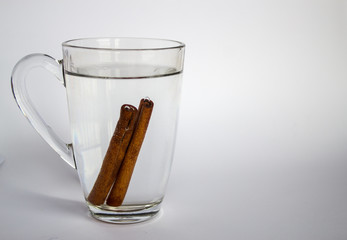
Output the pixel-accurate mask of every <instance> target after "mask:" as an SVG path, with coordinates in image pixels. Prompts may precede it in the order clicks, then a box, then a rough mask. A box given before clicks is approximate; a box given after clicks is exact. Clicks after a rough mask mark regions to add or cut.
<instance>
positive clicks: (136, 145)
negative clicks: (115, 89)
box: [106, 99, 154, 207]
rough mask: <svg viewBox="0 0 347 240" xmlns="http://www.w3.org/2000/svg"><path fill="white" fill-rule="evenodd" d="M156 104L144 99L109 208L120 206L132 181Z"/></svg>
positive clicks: (112, 192)
mask: <svg viewBox="0 0 347 240" xmlns="http://www.w3.org/2000/svg"><path fill="white" fill-rule="evenodd" d="M153 106H154V103H153V102H152V101H151V100H149V99H142V100H141V102H140V106H139V108H138V116H137V120H136V126H135V129H134V132H133V136H132V138H131V141H130V143H129V146H128V149H127V151H126V154H125V157H124V160H123V162H122V165H121V167H120V169H119V172H118V174H117V178H116V181H115V183H114V185H113V187H112V189H111V191H110V193H109V195H108V198H107V200H106V203H107V205H109V206H115V207H117V206H120V205H122V203H123V200H124V197H125V194H126V192H127V190H128V186H129V183H130V180H131V176H132V173H133V170H134V167H135V164H136V160H137V157H138V155H139V153H140V149H141V146H142V143H143V140H144V138H145V135H146V131H147V127H148V124H149V120H150V118H151V115H152V110H153Z"/></svg>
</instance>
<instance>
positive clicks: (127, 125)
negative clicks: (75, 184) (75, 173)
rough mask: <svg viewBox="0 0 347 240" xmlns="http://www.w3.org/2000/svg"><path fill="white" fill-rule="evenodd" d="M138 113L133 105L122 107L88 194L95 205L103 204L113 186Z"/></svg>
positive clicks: (89, 199)
mask: <svg viewBox="0 0 347 240" xmlns="http://www.w3.org/2000/svg"><path fill="white" fill-rule="evenodd" d="M136 113H137V109H136V108H135V107H134V106H132V105H127V104H125V105H123V106H122V107H121V110H120V117H119V120H118V123H117V126H116V129H115V131H114V134H113V136H112V138H111V141H110V144H109V147H108V149H107V152H106V155H105V157H104V161H103V163H102V166H101V169H100V172H99V175H98V177H97V179H96V181H95V183H94V186H93V188H92V190H91V192H90V194H89V196H88V201H89V202H90V203H92V204H94V205H101V204H103V203H104V202H105V199H106V197H107V194H108V193H109V191H110V189H111V187H112V184H113V182H114V179H115V178H116V176H117V173H118V170H119V168H120V166H121V163H122V161H123V158H124V155H125V151H126V149H127V147H128V145H129V142H130V139H131V136H132V134H133V130H134V125H135V121H136V115H137V114H136Z"/></svg>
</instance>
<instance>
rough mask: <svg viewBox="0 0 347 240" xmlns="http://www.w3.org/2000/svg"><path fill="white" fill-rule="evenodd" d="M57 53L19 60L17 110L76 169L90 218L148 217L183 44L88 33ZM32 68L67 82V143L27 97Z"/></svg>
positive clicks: (160, 180) (165, 166)
mask: <svg viewBox="0 0 347 240" xmlns="http://www.w3.org/2000/svg"><path fill="white" fill-rule="evenodd" d="M62 47H63V60H56V59H54V58H52V57H50V56H47V55H44V54H32V55H28V56H26V57H24V58H23V59H21V60H20V61H19V62H18V63H17V64H16V66H15V67H14V69H13V73H12V78H11V81H12V91H13V94H14V97H15V99H16V101H17V104H18V106H19V108H20V110H21V111H22V112H23V114H24V116H25V117H27V118H28V120H29V122H30V123H31V124H32V125H33V127H34V128H35V129H36V130H37V132H38V133H39V134H40V135H41V136H42V137H43V138H44V139H45V140H46V141H47V143H48V144H49V145H50V146H51V147H52V148H53V149H54V150H55V151H56V152H57V153H58V154H59V155H60V156H61V157H62V158H63V159H64V160H65V161H66V162H67V163H68V164H69V165H70V166H71V167H73V168H75V169H76V170H77V172H78V175H79V179H80V183H81V186H82V189H83V193H84V197H85V199H86V203H87V206H88V208H89V210H90V212H91V214H92V216H93V217H95V218H96V219H99V220H102V221H105V222H111V223H134V222H141V221H145V220H147V219H150V218H151V217H153V216H154V215H156V214H157V213H158V212H159V210H160V205H161V203H162V200H163V198H164V195H165V188H166V185H167V182H168V178H169V174H170V168H171V163H172V159H173V153H174V145H175V136H176V126H177V116H178V110H179V102H180V92H181V83H182V71H183V61H184V50H185V45H184V44H183V43H181V42H177V41H171V40H162V39H140V38H90V39H76V40H70V41H66V42H64V43H63V44H62ZM34 67H43V68H45V69H46V70H48V71H50V72H51V73H53V74H54V75H55V76H56V77H57V78H58V80H59V81H60V82H61V83H62V84H64V86H65V87H66V93H67V101H68V109H69V118H70V132H71V139H72V143H69V144H68V143H65V142H63V141H62V140H61V139H60V138H59V137H58V136H57V135H56V134H55V132H54V131H53V130H52V129H51V128H50V127H49V126H48V125H47V124H46V123H45V121H44V120H43V119H42V117H41V116H40V115H39V114H38V112H37V111H36V109H35V107H34V106H33V104H32V103H31V100H30V97H29V95H28V92H27V89H26V75H27V74H28V72H29V71H30V70H31V69H32V68H34Z"/></svg>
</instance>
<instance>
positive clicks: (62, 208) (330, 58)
mask: <svg viewBox="0 0 347 240" xmlns="http://www.w3.org/2000/svg"><path fill="white" fill-rule="evenodd" d="M0 29H1V32H2V35H1V38H0V53H1V55H0V112H1V118H0V155H2V157H4V158H5V162H4V163H3V164H1V165H0V213H1V214H0V239H4V240H5V239H6V240H7V239H38V240H41V239H42V240H43V239H51V240H52V239H55V240H57V239H62V240H63V239H64V240H65V239H238V240H244V239H245V240H254V239H257V240H260V239H264V240H270V239H276V240H279V239H280V240H282V239H283V240H284V239H295V240H320V239H327V240H337V239H341V240H345V239H347V227H346V226H347V147H346V146H347V67H346V66H347V35H346V30H347V2H346V1H338V0H290V1H289V0H288V1H275V0H273V1H270V0H245V1H244V0H228V1H227V0H224V1H222V0H215V1H201V0H175V1H165V0H148V1H139V0H137V1H135V0H118V1H117V0H112V1H111V0H110V1H107V0H99V1H81V0H76V1H72V0H69V1H67V0H60V1H53V0H48V1H47V0H46V1H45V0H33V1H24V0H22V1H18V0H11V1H10V0H2V1H1V2H0ZM97 36H130V37H157V38H169V39H175V40H180V41H183V42H185V43H186V45H187V50H186V62H185V71H184V85H183V95H182V105H181V106H182V107H181V114H180V123H179V129H178V137H177V145H176V154H175V159H174V164H173V168H172V174H171V177H170V183H169V186H168V189H167V196H166V198H165V200H164V203H163V211H162V212H161V214H160V216H159V217H157V218H156V219H154V220H153V221H150V222H147V223H143V224H138V225H131V226H117V225H111V224H105V223H101V222H98V221H96V220H94V219H92V218H91V217H89V216H88V213H87V209H86V207H85V206H84V204H83V198H82V192H81V190H80V187H79V182H78V179H77V174H76V173H75V172H74V170H73V169H71V168H70V167H69V166H68V165H67V164H65V163H64V162H63V161H62V160H60V159H59V156H58V155H57V154H56V153H55V152H54V151H53V150H52V149H51V148H50V147H49V146H48V145H47V144H46V143H45V142H44V141H43V140H42V139H41V137H40V136H39V135H38V134H37V133H36V132H35V130H34V129H33V128H32V127H31V126H30V124H29V123H28V122H27V120H26V119H25V118H24V117H23V116H22V114H21V112H20V111H19V109H18V107H17V106H16V103H15V101H14V99H13V97H12V93H11V88H10V75H11V71H12V68H13V66H14V65H15V63H16V62H17V61H18V60H19V59H20V58H21V57H23V56H25V55H27V54H30V53H35V52H41V53H47V54H49V55H52V56H53V57H56V58H58V59H60V58H61V57H62V54H61V45H60V44H61V42H63V41H65V40H68V39H73V38H80V37H97ZM29 77H30V82H31V85H30V86H29V90H30V93H31V94H32V98H33V101H34V102H35V104H36V105H37V108H38V109H39V111H40V112H41V113H42V115H43V117H44V118H45V119H46V121H47V122H48V123H49V124H50V125H51V126H52V127H53V128H54V129H56V131H57V132H58V133H59V135H61V136H62V137H63V138H64V139H66V140H68V139H69V131H68V116H67V108H66V96H65V92H64V88H63V87H62V86H60V84H59V83H58V81H56V80H55V79H54V77H52V76H51V75H50V74H49V73H47V72H44V71H41V70H40V69H36V70H34V71H33V72H32V73H31V74H30V76H29Z"/></svg>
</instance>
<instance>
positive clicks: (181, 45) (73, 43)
mask: <svg viewBox="0 0 347 240" xmlns="http://www.w3.org/2000/svg"><path fill="white" fill-rule="evenodd" d="M102 39H104V40H107V39H108V40H111V39H113V40H116V39H119V40H145V41H161V42H167V43H168V45H169V44H171V45H172V44H174V45H172V46H167V47H148V48H146V47H140V48H112V47H90V46H83V45H82V44H77V43H76V42H78V41H88V40H102ZM62 46H63V47H69V48H79V49H88V50H106V51H147V50H151V51H153V50H169V49H176V48H184V47H185V44H184V43H183V42H180V41H176V40H169V39H161V38H136V37H91V38H76V39H71V40H67V41H65V42H63V43H62Z"/></svg>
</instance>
